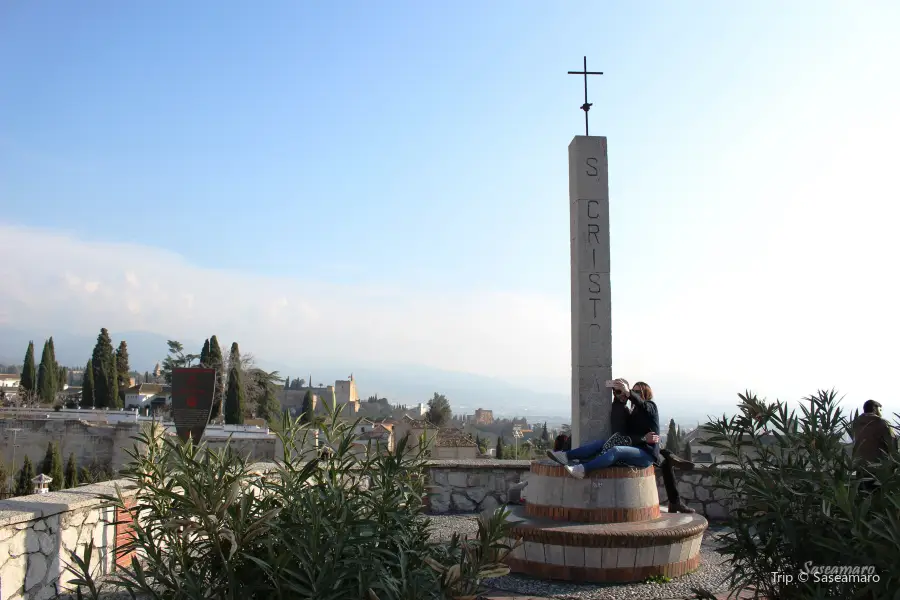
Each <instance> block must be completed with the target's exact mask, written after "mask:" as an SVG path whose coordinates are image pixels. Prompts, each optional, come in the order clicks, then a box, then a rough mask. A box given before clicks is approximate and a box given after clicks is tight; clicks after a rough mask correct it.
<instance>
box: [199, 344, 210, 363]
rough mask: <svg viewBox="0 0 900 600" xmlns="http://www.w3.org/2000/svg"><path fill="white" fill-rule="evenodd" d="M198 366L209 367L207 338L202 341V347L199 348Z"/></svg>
mask: <svg viewBox="0 0 900 600" xmlns="http://www.w3.org/2000/svg"><path fill="white" fill-rule="evenodd" d="M200 366H201V367H206V368H208V367H209V340H208V339H207V340H205V341H204V342H203V349H202V350H200Z"/></svg>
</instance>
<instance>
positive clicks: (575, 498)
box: [527, 459, 660, 523]
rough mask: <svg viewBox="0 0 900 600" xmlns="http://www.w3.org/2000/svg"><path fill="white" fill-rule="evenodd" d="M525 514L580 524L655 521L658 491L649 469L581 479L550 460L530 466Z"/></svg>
mask: <svg viewBox="0 0 900 600" xmlns="http://www.w3.org/2000/svg"><path fill="white" fill-rule="evenodd" d="M527 514H528V515H529V516H532V517H536V518H545V519H553V520H558V521H575V522H580V523H621V522H635V521H650V520H653V519H658V518H659V515H660V510H659V492H658V491H657V487H656V471H655V469H654V468H653V467H652V466H651V467H647V468H646V469H634V468H629V467H612V468H608V469H598V470H596V471H594V472H593V473H590V474H589V475H588V476H586V477H585V478H584V479H576V478H574V477H572V476H571V475H569V473H568V471H566V469H565V467H563V466H562V465H560V464H558V463H556V462H554V461H552V460H550V459H546V460H536V461H533V462H532V463H531V473H530V474H529V477H528V504H527Z"/></svg>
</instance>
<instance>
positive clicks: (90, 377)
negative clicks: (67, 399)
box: [81, 359, 94, 408]
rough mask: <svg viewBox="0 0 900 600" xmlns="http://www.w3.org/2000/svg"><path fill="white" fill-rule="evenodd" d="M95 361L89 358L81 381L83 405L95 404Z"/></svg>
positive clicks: (83, 406)
mask: <svg viewBox="0 0 900 600" xmlns="http://www.w3.org/2000/svg"><path fill="white" fill-rule="evenodd" d="M93 363H94V361H92V360H91V359H88V361H87V364H86V365H85V366H84V378H83V379H82V381H81V407H82V408H87V407H89V406H94V364H93Z"/></svg>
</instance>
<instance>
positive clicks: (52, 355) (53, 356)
mask: <svg viewBox="0 0 900 600" xmlns="http://www.w3.org/2000/svg"><path fill="white" fill-rule="evenodd" d="M47 346H48V347H49V348H50V364H51V365H53V383H54V384H55V389H60V388H61V387H62V386H61V384H60V382H59V363H58V362H56V347H55V346H54V345H53V336H52V335H51V336H50V339H49V340H47Z"/></svg>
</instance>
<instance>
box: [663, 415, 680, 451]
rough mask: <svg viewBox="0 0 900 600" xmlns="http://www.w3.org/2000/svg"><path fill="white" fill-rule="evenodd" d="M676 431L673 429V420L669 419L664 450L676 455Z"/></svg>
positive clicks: (677, 447) (677, 446)
mask: <svg viewBox="0 0 900 600" xmlns="http://www.w3.org/2000/svg"><path fill="white" fill-rule="evenodd" d="M679 448H680V446H679V444H678V429H677V428H676V427H675V419H669V432H668V433H667V434H666V450H670V451H672V452H674V453H675V454H678V450H679Z"/></svg>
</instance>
